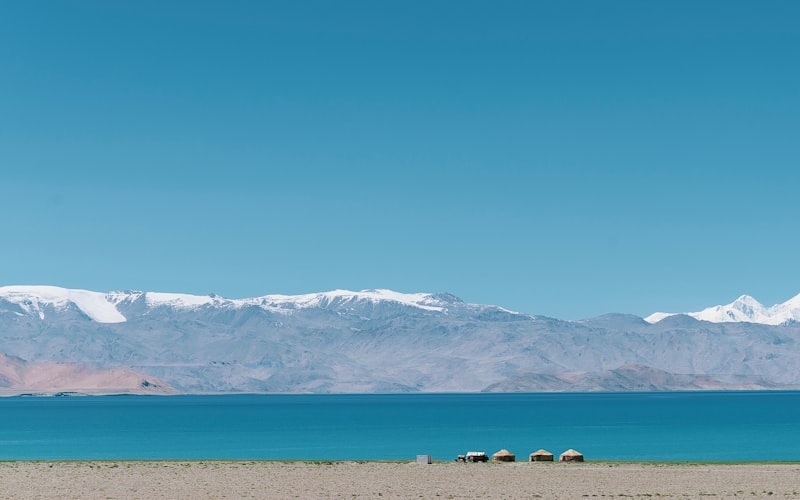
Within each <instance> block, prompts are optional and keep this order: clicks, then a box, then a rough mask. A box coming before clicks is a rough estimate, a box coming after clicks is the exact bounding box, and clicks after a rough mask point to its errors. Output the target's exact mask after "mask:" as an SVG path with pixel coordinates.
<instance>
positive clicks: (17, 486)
mask: <svg viewBox="0 0 800 500" xmlns="http://www.w3.org/2000/svg"><path fill="white" fill-rule="evenodd" d="M799 479H800V462H779V463H774V462H755V463H754V462H736V463H708V462H679V463H676V462H620V461H590V462H583V463H563V462H510V463H491V462H490V463H486V464H464V463H455V462H434V463H433V464H430V465H427V464H417V463H415V462H411V461H408V460H406V461H369V460H364V461H326V460H313V461H293V460H58V461H47V460H41V461H38V460H37V461H26V460H22V461H15V460H8V461H0V491H2V492H3V493H2V495H0V496H4V497H10V498H103V499H109V498H112V499H113V498H120V499H121V498H187V499H188V498H344V497H347V498H377V497H381V498H412V497H413V498H451V499H467V498H487V497H496V498H509V499H517V498H520V499H521V498H581V497H600V498H602V497H606V498H610V497H636V498H649V497H665V498H671V497H672V498H700V497H706V496H716V497H723V498H736V497H741V498H745V497H747V498H758V497H773V498H775V497H781V498H800V480H799Z"/></svg>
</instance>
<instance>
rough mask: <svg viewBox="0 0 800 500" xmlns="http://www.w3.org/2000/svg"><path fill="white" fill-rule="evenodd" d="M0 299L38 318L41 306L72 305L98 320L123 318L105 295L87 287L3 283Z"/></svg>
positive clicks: (114, 320)
mask: <svg viewBox="0 0 800 500" xmlns="http://www.w3.org/2000/svg"><path fill="white" fill-rule="evenodd" d="M0 299H4V300H6V301H8V302H11V303H13V304H17V305H18V306H19V307H20V308H21V309H22V310H24V311H25V312H27V313H29V314H35V315H37V316H39V318H40V319H44V317H45V311H44V309H45V307H46V306H52V307H54V308H55V309H57V310H63V309H67V308H69V306H70V304H74V305H75V306H76V307H77V308H78V309H80V310H81V312H83V313H84V314H85V315H86V316H88V317H89V318H91V319H93V320H94V321H96V322H98V323H122V322H124V321H126V319H125V316H123V315H122V314H121V313H120V312H119V311H118V310H117V308H116V307H114V304H112V303H111V302H109V301H108V299H107V297H106V294H104V293H99V292H91V291H88V290H72V289H67V288H60V287H56V286H3V287H0Z"/></svg>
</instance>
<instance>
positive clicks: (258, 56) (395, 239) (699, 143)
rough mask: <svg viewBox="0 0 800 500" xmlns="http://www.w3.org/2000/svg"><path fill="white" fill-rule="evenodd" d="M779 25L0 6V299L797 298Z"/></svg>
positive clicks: (201, 4)
mask: <svg viewBox="0 0 800 500" xmlns="http://www.w3.org/2000/svg"><path fill="white" fill-rule="evenodd" d="M798 22H800V2H796V1H770V2H755V1H748V2H739V1H722V0H720V1H714V2H709V1H705V2H704V1H664V2H642V1H638V0H636V1H607V2H598V1H593V0H592V1H568V2H564V1H528V0H525V1H500V2H495V1H485V2H473V1H461V0H459V1H455V0H453V1H449V2H444V1H428V0H426V1H409V0H403V1H379V2H375V1H336V2H333V1H302V2H298V1H294V0H292V1H285V2H275V1H271V2H266V1H249V2H243V1H224V2H223V1H219V2H207V1H198V0H192V1H172V2H168V1H161V0H159V1H141V0H135V1H124V0H115V1H113V2H109V1H106V0H97V1H88V0H87V1H73V2H68V1H46V0H42V1H36V2H27V1H19V2H2V3H0V206H1V207H2V214H3V215H2V219H0V220H1V221H2V228H0V284H52V285H59V286H65V287H72V288H86V289H92V290H98V291H109V290H118V289H137V290H152V291H175V292H186V293H199V294H204V293H210V292H214V293H217V294H220V295H223V296H226V297H231V298H236V297H247V296H255V295H263V294H267V293H287V294H294V293H307V292H314V291H324V290H330V289H335V288H347V289H356V290H358V289H364V288H391V289H394V290H398V291H404V292H416V291H430V292H434V291H449V292H452V293H454V294H456V295H458V296H460V297H462V298H463V299H464V300H467V301H470V302H480V303H494V304H500V305H503V306H506V307H509V308H512V309H516V310H521V311H525V312H530V313H534V314H543V315H548V316H555V317H561V318H566V319H579V318H584V317H590V316H594V315H598V314H602V313H606V312H611V311H617V312H628V313H634V314H639V315H646V314H649V313H651V312H653V311H655V310H668V311H681V310H697V309H699V308H701V307H705V306H709V305H713V304H718V303H723V302H729V301H731V300H733V299H734V298H736V297H737V296H738V295H740V294H742V293H748V294H751V295H753V296H755V297H756V298H758V299H759V300H761V301H762V302H764V303H767V304H773V303H775V302H782V301H784V300H786V299H788V298H789V297H791V296H793V295H795V294H797V293H800V223H798V220H799V217H798V215H800V173H799V172H800V170H798V168H799V167H800V64H798V54H800V29H798Z"/></svg>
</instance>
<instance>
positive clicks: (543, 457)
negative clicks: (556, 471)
mask: <svg viewBox="0 0 800 500" xmlns="http://www.w3.org/2000/svg"><path fill="white" fill-rule="evenodd" d="M552 461H553V454H552V453H550V452H549V451H547V450H539V451H534V452H533V453H531V462H552Z"/></svg>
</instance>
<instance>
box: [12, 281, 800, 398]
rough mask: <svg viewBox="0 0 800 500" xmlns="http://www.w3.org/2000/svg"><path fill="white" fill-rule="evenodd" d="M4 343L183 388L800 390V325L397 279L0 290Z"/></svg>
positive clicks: (36, 363) (37, 359)
mask: <svg viewBox="0 0 800 500" xmlns="http://www.w3.org/2000/svg"><path fill="white" fill-rule="evenodd" d="M793 300H794V299H793ZM791 305H792V301H789V306H787V307H789V308H790V309H791ZM753 311H757V308H753ZM754 317H756V316H754ZM648 319H650V320H652V319H653V318H652V317H651V318H648ZM0 352H5V353H8V354H9V356H16V357H18V358H21V359H24V360H26V363H28V364H29V365H30V366H31V367H34V368H32V369H34V371H35V370H37V369H38V368H36V367H40V366H45V365H48V364H59V365H71V366H72V365H74V366H76V367H81V369H85V370H90V371H91V370H93V371H96V372H108V371H114V370H130V371H132V372H135V373H136V374H139V375H141V377H147V378H146V380H158V381H160V382H158V383H156V384H157V385H162V384H163V387H170V388H174V390H176V391H178V392H184V393H204V392H269V393H287V392H304V393H333V392H335V393H359V392H478V391H570V390H576V391H595V390H603V391H607V390H614V391H626V390H707V389H712V388H715V389H759V388H760V389H788V388H798V387H800V325H798V324H797V323H796V322H791V321H789V322H787V323H782V324H778V325H768V324H758V323H751V322H721V323H713V322H708V321H698V320H697V319H695V318H693V317H690V316H686V315H669V316H665V317H663V319H661V320H660V321H657V322H654V323H653V322H648V321H645V320H644V319H642V318H639V317H637V316H632V315H624V314H607V315H604V316H600V317H597V318H591V319H586V320H581V321H563V320H559V319H555V318H548V317H545V316H534V315H530V314H525V313H519V312H515V311H510V310H508V309H505V308H503V307H500V306H494V305H481V304H469V303H466V302H463V301H462V300H460V299H459V298H457V297H455V296H453V295H451V294H447V293H439V294H431V293H416V294H403V293H398V292H393V291H390V290H363V291H360V292H351V291H346V290H337V291H332V292H322V293H316V294H306V295H297V296H288V295H265V296H262V297H256V298H250V299H225V298H222V297H219V296H216V295H207V296H195V295H185V294H169V293H154V292H130V291H126V292H110V293H100V292H92V291H87V290H69V289H64V288H58V287H46V286H44V287H42V286H7V287H0ZM64 382H65V388H64V389H63V390H65V391H66V390H68V388H67V387H66V386H68V385H69V376H65V377H64ZM75 383H77V381H75ZM109 383H110V382H109ZM7 385H8V384H7ZM22 385H24V384H22ZM22 385H20V384H19V383H15V384H11V385H9V387H12V386H13V390H18V391H25V390H26V389H25V387H22Z"/></svg>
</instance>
